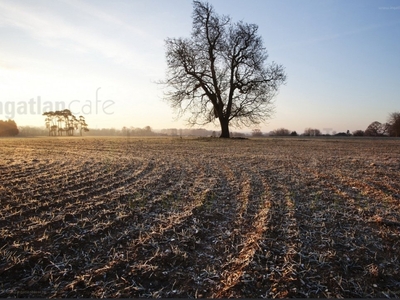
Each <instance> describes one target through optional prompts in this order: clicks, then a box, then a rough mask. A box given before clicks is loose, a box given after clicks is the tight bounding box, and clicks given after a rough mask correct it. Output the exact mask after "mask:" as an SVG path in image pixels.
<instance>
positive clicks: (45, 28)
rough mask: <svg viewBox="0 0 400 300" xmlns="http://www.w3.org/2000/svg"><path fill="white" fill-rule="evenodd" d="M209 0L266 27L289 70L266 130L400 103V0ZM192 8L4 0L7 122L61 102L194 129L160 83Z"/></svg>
mask: <svg viewBox="0 0 400 300" xmlns="http://www.w3.org/2000/svg"><path fill="white" fill-rule="evenodd" d="M209 2H210V3H211V4H212V5H213V6H214V8H215V10H216V11H217V12H218V13H219V14H227V15H230V16H231V17H232V19H233V20H234V21H239V20H243V21H245V22H248V23H255V24H257V25H259V34H260V35H261V36H262V37H263V40H264V45H265V47H266V48H267V50H268V53H269V61H275V62H277V63H279V64H282V65H284V66H285V68H286V72H287V75H288V78H287V84H286V85H285V86H282V87H281V89H280V93H279V94H278V96H277V98H276V99H275V106H276V113H275V114H274V116H273V118H272V119H271V120H270V121H269V122H268V123H267V124H261V125H260V126H258V127H259V128H261V130H262V131H264V132H268V131H271V130H273V129H276V128H280V127H285V128H288V129H289V130H296V131H298V132H303V131H304V129H305V128H306V127H313V128H318V129H320V130H321V131H322V132H324V128H332V129H333V130H335V131H338V132H339V131H345V130H347V129H349V130H350V131H354V130H356V129H365V128H366V127H367V126H368V125H369V124H370V123H371V122H373V121H375V120H377V121H380V122H385V121H386V119H387V116H388V114H389V113H390V112H394V111H400V2H398V1H390V0H387V1H372V0H362V1H361V0H360V1H356V0H354V1H339V0H335V1H328V0H324V1H320V0H312V1H311V0H308V1H306V0H302V1H299V0H292V1H289V0H280V1H278V0H246V1H243V0H241V1H239V0H229V1H228V0H213V1H209ZM191 14H192V2H191V1H188V0H168V1H166V0H149V1H139V0H114V1H99V0H96V1H94V0H93V1H77V0H75V1H73V0H64V1H60V0H53V1H50V0H47V1H39V0H31V1H19V0H0V118H1V119H5V118H7V117H12V118H13V119H15V121H16V122H17V124H18V125H35V126H41V125H43V124H44V118H43V117H42V116H41V113H42V112H43V111H44V110H48V109H49V108H53V109H56V103H55V102H56V101H58V102H60V103H63V104H64V105H65V106H66V108H68V107H69V108H71V110H72V111H73V112H74V113H75V114H78V115H79V114H83V115H84V116H85V117H86V120H87V122H88V123H89V125H90V126H91V127H94V128H95V127H115V128H121V127H122V126H134V127H144V126H146V125H150V126H152V127H153V128H155V129H161V128H183V127H184V126H185V121H184V119H182V120H178V121H174V116H175V115H174V113H173V111H172V109H171V108H170V107H169V105H168V104H167V103H166V102H164V101H163V100H162V97H163V87H162V86H160V85H158V84H156V83H155V82H156V81H159V80H162V79H164V77H165V71H166V63H165V47H164V40H165V39H166V38H167V37H189V36H190V33H191V22H192V20H191ZM99 88H100V89H99ZM96 95H97V96H96ZM38 97H40V102H41V103H40V105H39V104H38V102H39V101H38ZM31 99H33V100H31ZM96 99H97V103H96ZM60 105H61V104H60ZM256 127H257V126H256ZM207 128H209V129H214V128H216V129H218V127H214V126H209V127H207ZM250 130H251V129H247V128H243V131H250Z"/></svg>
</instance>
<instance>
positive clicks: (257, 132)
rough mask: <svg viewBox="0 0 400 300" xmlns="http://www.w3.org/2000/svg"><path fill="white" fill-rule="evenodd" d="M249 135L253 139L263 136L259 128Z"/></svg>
mask: <svg viewBox="0 0 400 300" xmlns="http://www.w3.org/2000/svg"><path fill="white" fill-rule="evenodd" d="M251 135H252V136H253V137H261V136H263V133H262V132H261V130H260V129H259V128H255V129H253V130H252V132H251Z"/></svg>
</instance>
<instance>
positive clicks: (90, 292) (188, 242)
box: [0, 138, 400, 298]
mask: <svg viewBox="0 0 400 300" xmlns="http://www.w3.org/2000/svg"><path fill="white" fill-rule="evenodd" d="M0 143H1V147H0V154H1V155H0V166H1V168H0V178H1V182H0V199H1V205H2V209H1V212H0V232H1V235H0V253H1V256H0V259H1V260H0V297H7V296H10V297H15V296H18V297H108V298H112V297H272V298H282V297H338V298H341V297H400V279H399V278H400V274H399V273H400V271H399V265H400V262H399V254H400V238H399V237H400V236H399V235H400V147H399V146H400V141H399V140H364V139H343V140H335V139H300V138H297V139H266V140H227V141H226V140H219V139H129V140H127V139H122V138H121V139H117V138H114V139H112V138H108V139H107V138H46V139H41V138H40V139H39V138H36V139H2V140H0Z"/></svg>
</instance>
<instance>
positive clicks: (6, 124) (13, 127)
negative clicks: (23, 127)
mask: <svg viewBox="0 0 400 300" xmlns="http://www.w3.org/2000/svg"><path fill="white" fill-rule="evenodd" d="M18 133H19V130H18V127H17V124H16V123H15V121H14V120H6V121H3V120H0V136H16V135H18Z"/></svg>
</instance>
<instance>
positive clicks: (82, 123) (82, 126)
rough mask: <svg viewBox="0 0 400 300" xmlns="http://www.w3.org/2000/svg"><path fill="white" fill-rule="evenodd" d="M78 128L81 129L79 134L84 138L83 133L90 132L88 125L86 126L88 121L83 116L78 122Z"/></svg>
mask: <svg viewBox="0 0 400 300" xmlns="http://www.w3.org/2000/svg"><path fill="white" fill-rule="evenodd" d="M78 126H79V127H80V128H79V133H80V135H81V136H82V132H83V131H84V132H88V131H89V128H88V124H86V120H85V117H83V116H79V120H78Z"/></svg>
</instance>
